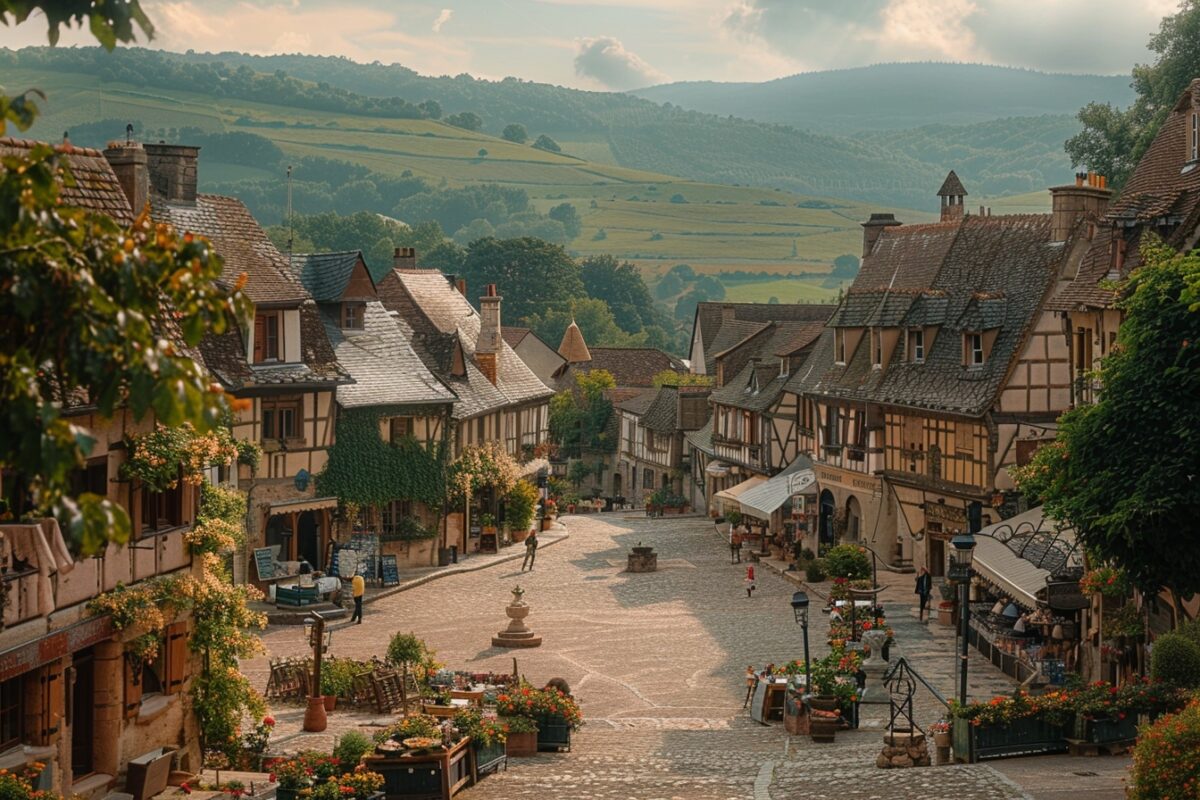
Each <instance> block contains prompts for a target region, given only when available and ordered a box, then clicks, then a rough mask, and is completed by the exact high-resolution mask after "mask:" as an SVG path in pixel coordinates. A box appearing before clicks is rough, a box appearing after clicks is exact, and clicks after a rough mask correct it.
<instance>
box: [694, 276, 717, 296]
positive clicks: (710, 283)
mask: <svg viewBox="0 0 1200 800" xmlns="http://www.w3.org/2000/svg"><path fill="white" fill-rule="evenodd" d="M692 291H694V292H698V293H700V294H702V295H703V296H704V299H705V300H724V299H725V285H724V284H723V283H721V281H720V280H718V279H717V278H715V277H713V276H712V275H701V276H699V277H698V278H696V283H695V284H694V286H693V287H692Z"/></svg>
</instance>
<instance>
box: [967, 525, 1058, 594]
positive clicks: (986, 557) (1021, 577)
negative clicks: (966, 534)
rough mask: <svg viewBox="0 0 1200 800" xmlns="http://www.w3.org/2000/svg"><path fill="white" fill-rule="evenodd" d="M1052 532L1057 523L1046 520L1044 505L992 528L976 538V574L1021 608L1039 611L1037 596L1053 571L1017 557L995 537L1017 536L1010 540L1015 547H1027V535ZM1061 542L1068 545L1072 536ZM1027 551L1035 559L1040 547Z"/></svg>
mask: <svg viewBox="0 0 1200 800" xmlns="http://www.w3.org/2000/svg"><path fill="white" fill-rule="evenodd" d="M1053 530H1054V523H1053V522H1052V521H1051V520H1046V519H1044V518H1043V516H1042V507H1041V506H1038V507H1037V508H1032V509H1030V510H1029V511H1026V512H1024V513H1023V514H1018V515H1017V516H1015V517H1012V518H1010V519H1006V520H1004V521H1002V522H998V523H996V524H994V525H989V526H988V527H986V528H984V529H983V530H981V531H980V532H979V533H980V535H979V536H976V537H975V558H974V561H973V562H972V563H973V566H974V568H975V571H976V572H978V573H979V574H980V576H982V577H983V578H984V579H986V580H988V581H991V582H992V583H994V584H995V585H996V586H997V587H999V588H1000V590H1001V591H1003V592H1006V593H1007V594H1009V595H1011V596H1012V599H1013V600H1015V601H1016V602H1017V603H1018V604H1019V605H1023V606H1025V607H1026V608H1030V609H1032V608H1037V602H1038V599H1037V593H1038V591H1039V590H1041V589H1044V588H1046V579H1047V578H1048V577H1049V576H1050V571H1049V570H1046V569H1042V568H1041V567H1039V566H1037V565H1036V564H1034V563H1033V562H1032V561H1030V560H1029V559H1027V558H1022V557H1021V556H1019V555H1017V554H1016V553H1015V552H1014V551H1013V549H1012V547H1010V546H1009V544H1005V543H1004V542H1002V541H1000V539H997V538H994V537H995V536H997V535H999V536H1002V537H1003V536H1007V535H1010V534H1015V538H1013V539H1011V540H1010V541H1011V543H1012V545H1013V546H1018V547H1019V546H1021V545H1022V544H1024V537H1025V536H1028V535H1030V534H1033V533H1034V532H1037V531H1051V532H1052V531H1053ZM1059 540H1060V541H1061V542H1063V543H1064V544H1065V545H1067V546H1070V545H1071V544H1073V542H1074V539H1073V537H1072V536H1071V534H1069V533H1062V534H1059ZM1035 544H1036V543H1035ZM1026 552H1027V553H1029V555H1030V556H1031V557H1032V556H1033V555H1034V553H1035V552H1037V548H1036V546H1027V549H1026ZM1075 558H1076V557H1074V556H1073V557H1072V563H1074V562H1075Z"/></svg>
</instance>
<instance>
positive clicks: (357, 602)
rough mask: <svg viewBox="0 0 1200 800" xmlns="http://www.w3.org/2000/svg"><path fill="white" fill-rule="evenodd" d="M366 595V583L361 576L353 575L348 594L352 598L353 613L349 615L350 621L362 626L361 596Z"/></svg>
mask: <svg viewBox="0 0 1200 800" xmlns="http://www.w3.org/2000/svg"><path fill="white" fill-rule="evenodd" d="M366 593H367V581H366V579H365V578H363V576H362V575H357V574H356V575H355V576H354V577H353V578H351V579H350V594H351V595H353V596H354V613H353V614H351V615H350V621H351V622H354V623H357V624H359V625H362V604H363V595H364V594H366Z"/></svg>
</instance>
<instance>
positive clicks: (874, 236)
mask: <svg viewBox="0 0 1200 800" xmlns="http://www.w3.org/2000/svg"><path fill="white" fill-rule="evenodd" d="M900 224H901V223H900V221H899V220H897V219H896V215H895V214H872V215H871V218H870V219H869V220H867V221H866V222H864V223H862V227H863V258H866V257H867V256H869V255H871V251H872V250H874V249H875V242H877V241H879V237H880V236H881V235H883V229H884V228H890V227H892V226H894V225H900Z"/></svg>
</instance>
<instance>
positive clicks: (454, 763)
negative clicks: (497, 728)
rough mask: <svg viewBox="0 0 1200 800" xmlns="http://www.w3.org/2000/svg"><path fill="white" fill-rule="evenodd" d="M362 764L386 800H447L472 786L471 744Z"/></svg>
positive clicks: (370, 758)
mask: <svg viewBox="0 0 1200 800" xmlns="http://www.w3.org/2000/svg"><path fill="white" fill-rule="evenodd" d="M363 763H364V764H366V768H367V769H369V770H371V771H372V772H378V773H379V774H380V775H382V776H383V794H384V796H385V797H387V798H388V800H401V799H402V798H413V799H414V800H416V799H417V798H419V799H420V800H426V799H427V798H428V799H430V800H432V798H441V799H442V800H449V799H450V798H451V797H453V796H454V795H455V794H457V793H458V792H459V791H460V790H462V789H464V788H466V786H467V785H468V784H470V782H471V764H472V759H471V740H470V739H463V740H461V741H460V742H458V744H455V745H454V746H453V747H451V748H449V749H448V750H439V751H437V752H434V753H427V754H422V755H374V756H367V757H366V758H365V759H363ZM277 796H278V795H277Z"/></svg>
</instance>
